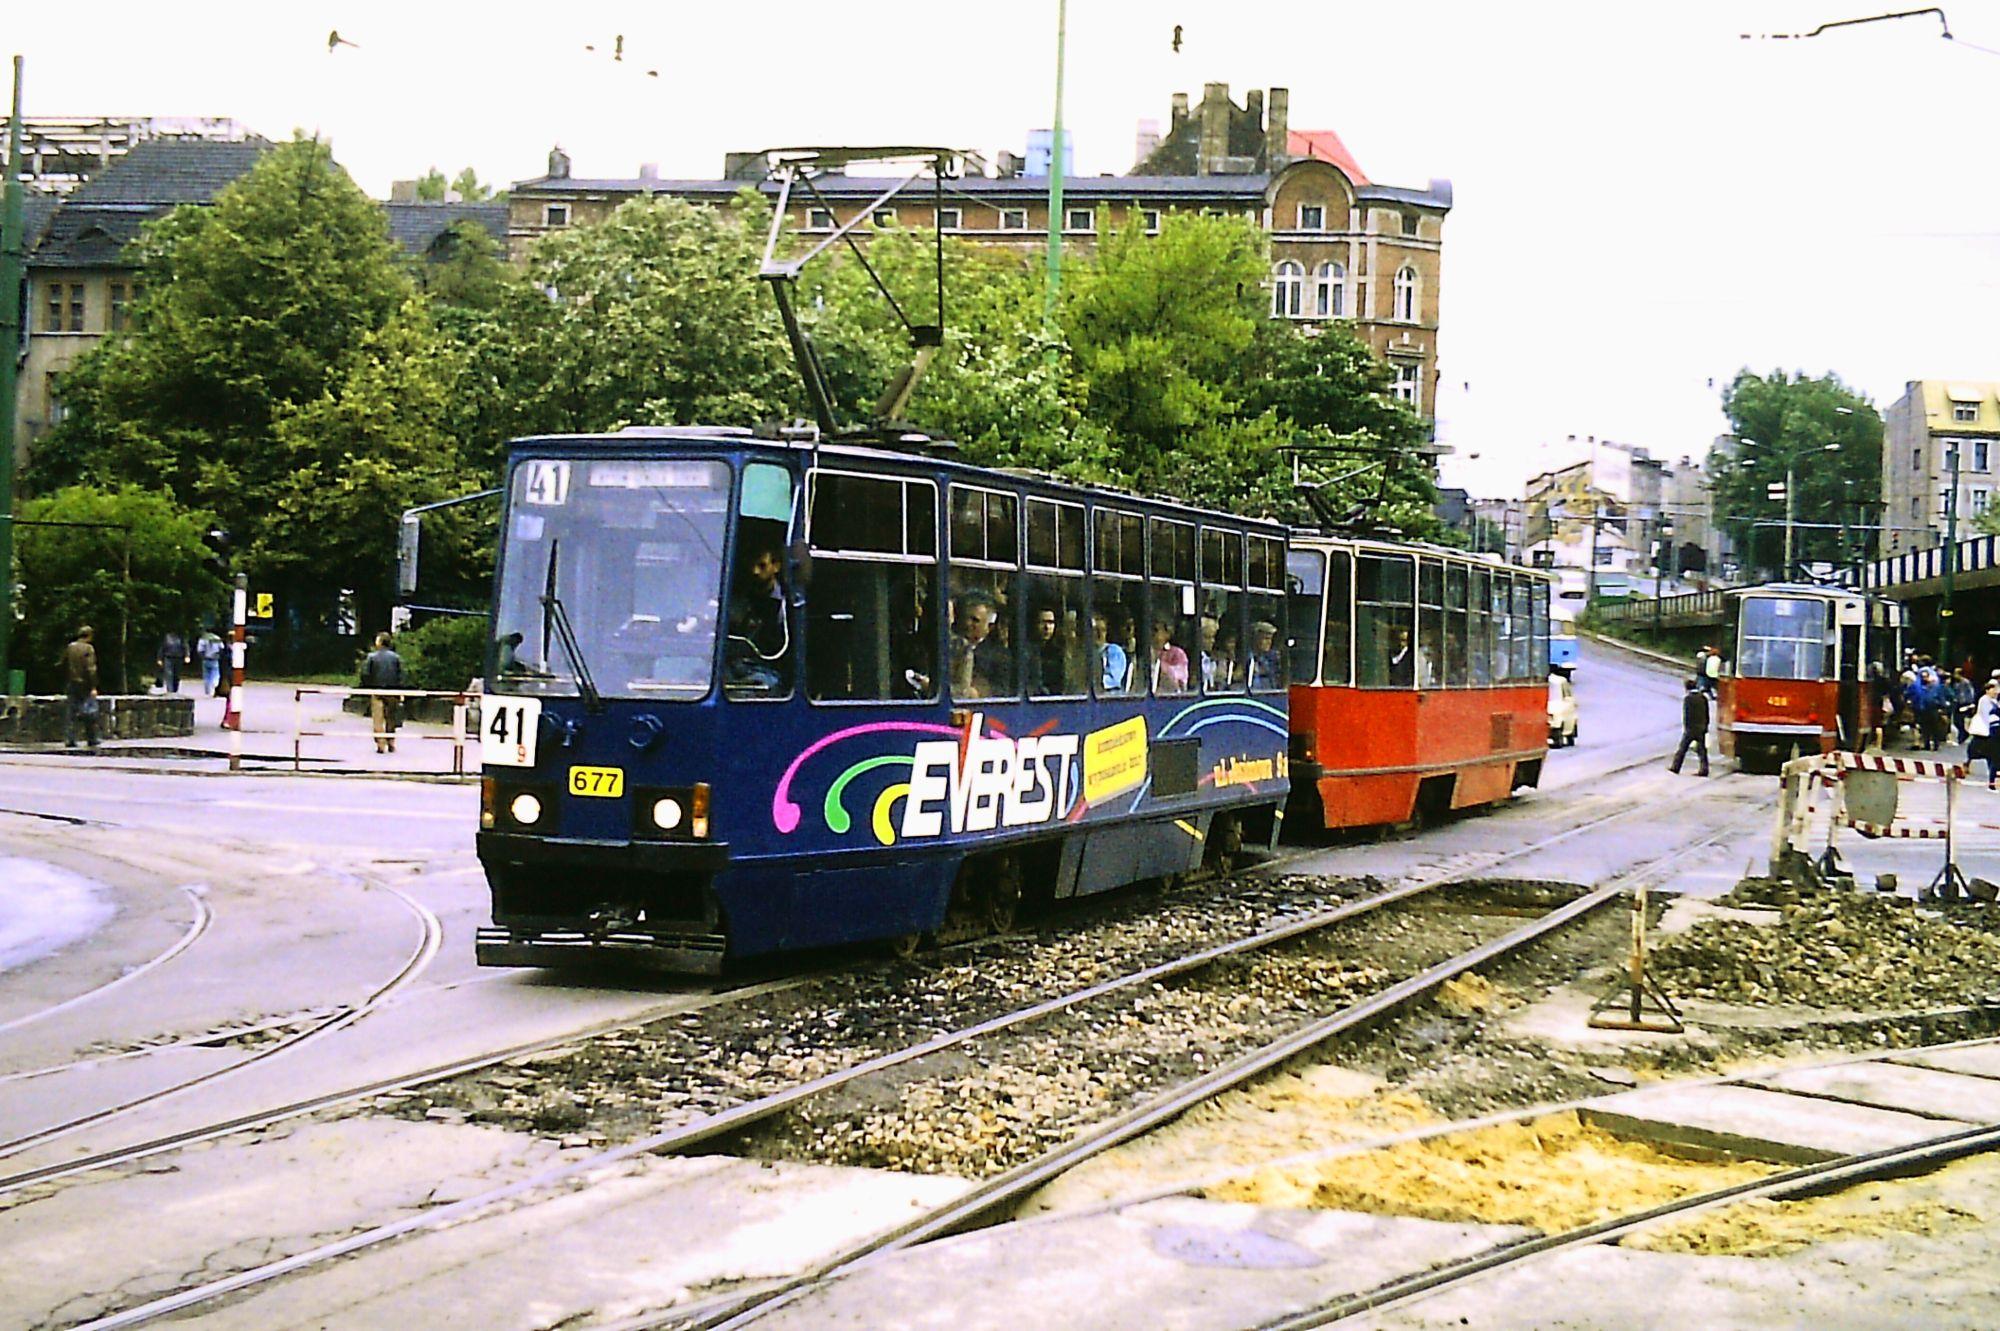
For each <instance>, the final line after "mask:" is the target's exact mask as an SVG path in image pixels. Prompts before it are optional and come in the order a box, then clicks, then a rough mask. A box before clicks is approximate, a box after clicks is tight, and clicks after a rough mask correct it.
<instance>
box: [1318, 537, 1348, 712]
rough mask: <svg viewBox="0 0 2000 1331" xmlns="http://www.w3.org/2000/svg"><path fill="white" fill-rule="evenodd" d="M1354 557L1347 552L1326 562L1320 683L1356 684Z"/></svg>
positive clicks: (1334, 554)
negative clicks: (1324, 616) (1324, 624)
mask: <svg viewBox="0 0 2000 1331" xmlns="http://www.w3.org/2000/svg"><path fill="white" fill-rule="evenodd" d="M1353 605H1354V556H1353V555H1352V554H1351V553H1349V552H1348V551H1346V550H1333V551H1330V552H1328V554H1327V559H1326V645H1325V647H1324V648H1323V649H1322V650H1321V652H1320V658H1319V661H1320V682H1321V683H1324V684H1352V683H1353V682H1354V641H1353V638H1354V627H1353V620H1352V617H1351V615H1350V613H1349V612H1350V611H1351V610H1352V608H1353Z"/></svg>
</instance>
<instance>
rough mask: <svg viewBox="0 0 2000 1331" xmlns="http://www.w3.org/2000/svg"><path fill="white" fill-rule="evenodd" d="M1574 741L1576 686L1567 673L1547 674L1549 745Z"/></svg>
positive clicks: (1562, 745) (1560, 745)
mask: <svg viewBox="0 0 2000 1331" xmlns="http://www.w3.org/2000/svg"><path fill="white" fill-rule="evenodd" d="M1575 743H1576V686H1575V685H1573V684H1571V683H1570V682H1569V677H1568V676H1567V675H1550V676H1549V747H1550V748H1552V749H1560V748H1564V747H1566V746H1568V745H1572V744H1575Z"/></svg>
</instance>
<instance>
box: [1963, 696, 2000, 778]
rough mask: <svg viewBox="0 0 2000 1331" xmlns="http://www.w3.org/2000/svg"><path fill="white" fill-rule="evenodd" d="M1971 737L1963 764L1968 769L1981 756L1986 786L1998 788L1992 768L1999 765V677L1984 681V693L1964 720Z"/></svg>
mask: <svg viewBox="0 0 2000 1331" xmlns="http://www.w3.org/2000/svg"><path fill="white" fill-rule="evenodd" d="M1965 728H1966V729H1967V730H1968V731H1970V732H1971V733H1972V738H1971V740H1970V741H1968V742H1967V745H1966V750H1965V765H1966V767H1967V768H1968V769H1970V768H1971V766H1972V764H1974V763H1975V762H1978V761H1979V760H1980V759H1981V758H1984V759H1985V760H1986V788H1987V789H1988V790H2000V785H1996V784H1995V782H1994V768H1995V767H1996V766H1997V765H2000V734H1996V733H1995V732H1996V731H2000V679H1989V680H1987V681H1986V693H1985V695H1984V696H1983V697H1981V698H1980V700H1979V705H1978V706H1977V707H1975V708H1974V709H1973V711H1972V720H1970V721H1968V722H1966V727H1965Z"/></svg>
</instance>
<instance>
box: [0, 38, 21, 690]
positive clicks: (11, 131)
mask: <svg viewBox="0 0 2000 1331" xmlns="http://www.w3.org/2000/svg"><path fill="white" fill-rule="evenodd" d="M21 230H22V226H21V57H20V56H15V57H14V112H13V115H11V116H10V117H9V118H8V120H7V186H6V194H5V203H4V204H0V694H5V693H8V692H10V691H11V686H12V679H13V676H12V675H11V674H10V673H9V672H8V669H7V664H8V655H7V650H8V647H9V646H10V645H11V643H12V639H13V636H14V415H15V400H14V398H15V387H16V385H15V382H14V380H15V361H16V359H17V358H18V357H19V356H20V354H21V268H22V260H23V258H24V255H23V253H22V251H23V250H24V248H25V247H26V238H25V237H24V236H23V235H22V234H21Z"/></svg>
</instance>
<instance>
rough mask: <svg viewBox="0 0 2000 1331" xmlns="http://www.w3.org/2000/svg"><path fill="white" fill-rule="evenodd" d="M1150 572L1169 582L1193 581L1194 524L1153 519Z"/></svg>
mask: <svg viewBox="0 0 2000 1331" xmlns="http://www.w3.org/2000/svg"><path fill="white" fill-rule="evenodd" d="M1152 526H1153V550H1152V565H1151V567H1152V572H1153V576H1154V577H1155V578H1160V579H1163V580H1166V581H1170V582H1193V581H1194V524H1193V523H1191V522H1170V521H1168V520H1167V519H1166V518H1154V519H1153V524H1152Z"/></svg>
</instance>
